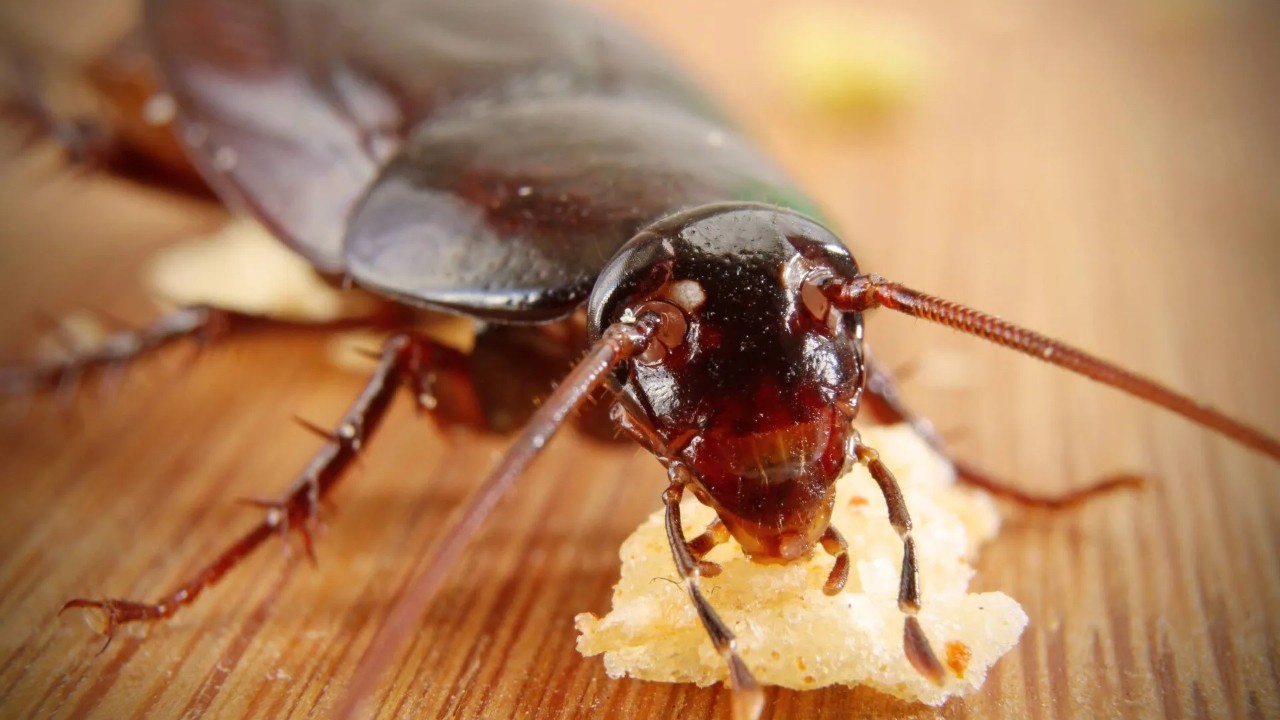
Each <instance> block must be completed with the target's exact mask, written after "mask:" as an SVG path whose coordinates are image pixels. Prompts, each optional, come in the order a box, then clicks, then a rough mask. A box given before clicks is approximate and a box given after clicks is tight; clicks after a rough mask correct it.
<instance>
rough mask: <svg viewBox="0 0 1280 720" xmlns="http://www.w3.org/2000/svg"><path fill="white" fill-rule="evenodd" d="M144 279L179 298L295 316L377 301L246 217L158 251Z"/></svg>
mask: <svg viewBox="0 0 1280 720" xmlns="http://www.w3.org/2000/svg"><path fill="white" fill-rule="evenodd" d="M147 285H148V287H150V288H151V289H152V291H153V292H155V293H156V294H157V295H159V296H160V297H162V298H164V299H165V300H168V301H169V302H172V303H175V304H177V305H210V306H213V307H218V308H222V309H225V310H236V311H238V312H242V313H247V314H249V315H261V316H265V317H273V318H278V319H281V320H294V321H298V322H327V321H331V320H338V319H342V318H350V317H358V316H360V315H363V314H367V313H368V312H370V310H371V309H372V308H373V307H374V306H375V302H376V301H374V300H372V299H371V298H370V297H369V296H367V295H365V294H363V293H356V292H344V291H342V290H339V289H337V288H334V287H332V286H330V285H328V284H326V283H325V281H324V280H322V279H321V278H320V276H319V275H317V274H316V272H315V270H313V269H312V267H311V264H310V263H308V262H307V261H306V260H305V259H304V258H303V257H302V256H301V255H298V254H297V253H295V252H294V251H292V250H290V249H289V248H288V247H287V246H285V244H284V243H282V242H280V241H279V240H277V239H276V238H275V237H274V236H272V235H271V232H270V231H269V230H267V229H266V228H265V227H263V226H262V224H261V223H258V222H257V221H254V220H250V219H248V218H244V217H236V218H233V219H231V220H230V221H228V222H227V224H226V225H224V226H223V227H222V228H221V229H219V230H218V231H216V232H214V233H212V234H210V235H208V236H205V237H196V238H191V239H189V240H186V241H184V242H182V243H179V244H177V245H174V246H172V247H169V248H166V249H165V250H162V251H161V252H159V253H158V254H157V255H156V256H155V257H154V258H153V259H152V261H151V264H150V267H149V268H148V270H147Z"/></svg>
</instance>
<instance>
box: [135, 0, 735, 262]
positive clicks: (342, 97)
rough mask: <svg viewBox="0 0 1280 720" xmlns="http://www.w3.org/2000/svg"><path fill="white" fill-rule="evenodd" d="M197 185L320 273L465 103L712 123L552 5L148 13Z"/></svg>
mask: <svg viewBox="0 0 1280 720" xmlns="http://www.w3.org/2000/svg"><path fill="white" fill-rule="evenodd" d="M146 21H147V34H148V36H149V40H150V42H151V45H152V48H153V50H154V51H155V55H156V59H157V64H158V66H159V70H160V74H161V78H162V81H163V82H164V84H165V86H166V88H167V89H168V91H169V92H170V93H171V94H172V95H173V97H174V99H175V100H176V102H177V106H178V111H179V123H180V126H181V127H182V129H183V136H184V139H185V141H186V143H187V145H188V147H189V148H190V149H191V151H192V155H193V156H194V157H195V160H196V162H197V164H198V165H199V166H200V167H201V171H202V172H203V173H204V174H205V175H206V177H207V178H208V179H209V181H210V184H211V185H212V186H213V187H214V189H215V190H217V191H218V192H219V194H221V195H223V196H224V197H225V198H227V199H228V200H229V201H230V202H232V204H240V205H243V206H247V207H248V208H249V209H250V210H251V211H253V212H254V213H255V214H256V215H257V216H258V217H259V218H260V219H261V220H263V221H264V222H265V223H266V224H267V225H268V226H270V227H271V228H272V229H273V230H274V231H275V232H276V233H277V234H278V235H279V236H280V237H281V238H282V239H284V240H285V241H286V242H288V243H289V244H290V245H292V246H293V247H294V248H295V249H297V250H298V251H299V252H301V253H302V254H303V255H305V256H306V257H307V258H308V259H310V260H311V261H312V263H314V264H315V265H316V266H317V268H319V269H320V270H322V271H327V272H335V273H336V272H342V271H344V270H345V267H344V265H343V260H342V238H343V231H344V228H345V226H346V221H347V218H348V216H349V214H350V211H351V208H352V207H353V205H354V203H355V201H356V200H357V199H358V198H359V197H360V196H361V195H362V194H363V193H364V192H365V190H366V189H367V188H368V186H369V184H370V182H372V180H373V179H374V176H375V173H376V171H377V168H378V167H379V166H380V165H381V163H382V161H383V160H385V159H386V158H387V157H388V156H389V155H390V154H391V153H393V152H394V150H395V149H396V148H397V147H398V146H399V144H400V143H401V141H402V140H403V139H404V137H405V136H406V135H407V133H408V132H409V131H410V130H411V129H412V128H413V127H416V126H417V125H418V124H420V123H421V122H423V121H425V120H427V119H430V118H431V117H434V116H435V115H438V114H441V113H444V112H448V111H449V110H450V108H451V107H452V106H453V105H455V104H457V103H458V102H462V101H471V100H474V99H475V98H490V99H500V98H503V97H506V96H509V95H511V94H512V93H518V94H527V93H539V92H546V93H575V92H594V91H600V90H607V91H610V92H617V93H627V94H631V95H637V96H641V95H642V96H646V97H650V98H653V99H655V100H660V101H662V102H674V103H677V104H680V105H682V106H684V107H686V108H689V109H691V110H696V111H697V112H701V113H703V114H705V115H708V116H712V115H714V112H715V111H714V109H712V108H711V106H710V105H709V104H707V103H706V102H705V100H703V99H702V98H701V96H700V95H699V94H698V93H697V91H696V90H695V89H694V86H693V85H692V84H691V83H688V82H687V81H685V80H684V79H683V78H682V77H681V76H680V75H679V74H678V73H677V72H675V71H674V69H673V68H672V67H671V66H670V65H668V64H667V63H666V62H665V61H664V60H662V58H661V55H660V54H659V53H656V52H654V51H653V50H652V49H651V48H650V47H649V46H647V45H646V44H645V43H643V42H642V41H640V40H638V39H637V38H635V37H634V36H632V35H631V34H629V33H628V32H627V31H626V30H625V29H623V28H619V27H617V26H614V25H612V24H610V23H608V22H606V21H604V20H603V19H601V18H599V17H597V16H596V15H595V14H594V13H591V12H589V11H587V10H583V9H580V8H575V7H572V6H568V5H565V6H561V5H559V4H557V3H555V2H553V1H550V0H468V1H467V2H456V1H454V0H450V1H448V2H446V1H444V0H368V1H366V2H359V1H357V0H148V8H147V16H146Z"/></svg>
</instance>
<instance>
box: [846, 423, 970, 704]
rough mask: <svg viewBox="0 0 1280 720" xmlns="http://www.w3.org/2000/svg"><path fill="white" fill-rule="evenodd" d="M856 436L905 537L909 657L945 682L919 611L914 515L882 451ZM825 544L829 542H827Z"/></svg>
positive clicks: (902, 602) (903, 603) (902, 593)
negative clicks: (912, 523) (912, 524)
mask: <svg viewBox="0 0 1280 720" xmlns="http://www.w3.org/2000/svg"><path fill="white" fill-rule="evenodd" d="M851 439H852V444H853V451H854V454H855V456H856V457H857V458H858V462H860V463H862V464H863V465H865V466H866V467H867V470H868V471H870V473H871V477H872V479H874V480H875V481H876V484H877V485H879V486H880V492H881V493H882V494H883V495H884V501H885V504H886V505H887V506H888V509H889V524H890V525H892V526H893V529H894V530H895V531H897V533H898V537H900V538H902V580H901V581H900V582H899V584H898V609H899V610H901V611H902V614H903V615H905V616H906V618H905V622H904V624H903V629H902V647H903V650H904V651H905V652H906V655H907V660H909V661H911V665H912V666H913V667H915V669H916V670H917V671H918V672H919V673H920V674H921V675H923V676H925V677H926V678H928V679H929V680H932V681H933V682H935V683H938V684H941V683H942V680H943V678H944V677H945V675H944V671H943V669H942V663H940V662H938V656H937V655H935V654H934V652H933V648H932V647H931V646H930V645H929V639H928V638H926V637H925V634H924V630H923V629H921V627H920V621H919V620H918V619H917V618H916V615H917V614H918V613H919V612H920V571H919V569H918V567H917V565H916V544H915V540H913V539H912V537H911V515H910V514H909V513H908V512H907V502H906V500H905V499H904V498H903V497H902V490H901V489H900V488H899V487H898V481H897V480H896V479H895V478H894V477H893V473H891V472H889V468H888V467H886V466H885V464H884V463H883V462H882V461H881V460H880V454H879V453H877V452H876V451H875V450H874V449H873V448H871V447H870V446H868V445H866V444H865V443H863V442H862V437H861V436H860V435H859V434H858V433H857V431H854V433H853V437H852V438H851ZM824 547H825V543H824Z"/></svg>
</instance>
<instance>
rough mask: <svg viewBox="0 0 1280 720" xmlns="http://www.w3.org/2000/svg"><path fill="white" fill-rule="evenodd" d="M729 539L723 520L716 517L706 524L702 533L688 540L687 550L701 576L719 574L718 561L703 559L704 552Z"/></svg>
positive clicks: (727, 529)
mask: <svg viewBox="0 0 1280 720" xmlns="http://www.w3.org/2000/svg"><path fill="white" fill-rule="evenodd" d="M728 540H729V528H727V527H725V524H724V521H723V520H721V519H720V518H716V519H715V520H712V521H711V524H709V525H707V529H706V530H703V531H702V534H701V535H699V536H698V537H696V538H694V539H692V540H690V541H689V542H688V545H689V552H690V554H692V555H693V557H694V559H695V560H697V561H698V574H699V575H701V576H702V577H715V576H717V575H719V574H720V572H721V570H722V568H721V567H720V563H714V562H710V561H708V560H703V559H702V558H704V557H706V554H707V553H709V552H711V551H712V550H714V549H715V547H716V546H717V545H721V544H723V543H725V542H727V541H728Z"/></svg>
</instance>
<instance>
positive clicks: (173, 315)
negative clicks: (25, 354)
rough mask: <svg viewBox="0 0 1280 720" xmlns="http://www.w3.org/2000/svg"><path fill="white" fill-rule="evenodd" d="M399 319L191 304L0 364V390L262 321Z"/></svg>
mask: <svg viewBox="0 0 1280 720" xmlns="http://www.w3.org/2000/svg"><path fill="white" fill-rule="evenodd" d="M405 319H406V317H405V315H404V312H403V311H401V310H397V309H395V308H394V307H393V306H391V305H388V306H386V307H385V308H383V309H381V310H380V311H379V312H377V313H375V314H372V315H370V316H368V317H362V318H352V319H350V320H336V321H333V322H328V323H314V324H312V323H300V322H291V321H287V320H276V319H272V318H267V317H262V316H258V315H249V314H246V313H241V312H237V311H234V310H224V309H221V308H215V307H209V306H205V305H192V306H188V307H184V308H180V309H178V310H174V311H173V312H170V313H167V314H165V315H163V316H161V317H160V318H159V319H157V320H156V321H155V322H153V323H151V324H150V325H149V326H147V327H145V328H141V329H129V330H121V331H117V332H114V333H111V334H110V335H108V336H107V337H106V338H105V339H103V340H102V342H101V343H99V344H98V345H97V347H95V348H93V349H90V350H82V351H73V352H72V353H71V356H70V357H68V358H66V359H64V360H60V361H57V362H52V363H48V364H44V365H31V366H21V365H19V366H15V367H0V395H5V394H8V395H16V394H23V393H31V392H36V391H40V390H54V389H60V388H67V387H74V386H75V385H76V384H77V383H78V382H79V381H80V380H81V379H82V378H85V377H87V376H89V375H92V374H95V373H102V372H105V371H109V370H112V369H120V368H124V367H126V366H127V365H129V364H130V363H133V362H136V361H137V360H139V359H141V358H143V357H145V356H148V355H151V354H153V353H155V352H157V351H159V350H161V349H163V348H166V347H169V346H171V345H174V344H176V343H178V342H180V341H182V340H186V339H191V340H195V341H196V342H197V343H199V345H200V346H203V345H206V344H208V343H210V342H213V341H215V340H218V339H220V338H223V337H226V336H227V335H229V334H232V333H242V332H248V331H252V330H255V329H259V328H266V327H308V328H316V329H324V330H336V329H342V328H350V327H377V326H383V327H391V326H393V325H399V324H401V323H402V322H403V321H404V320H405Z"/></svg>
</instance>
